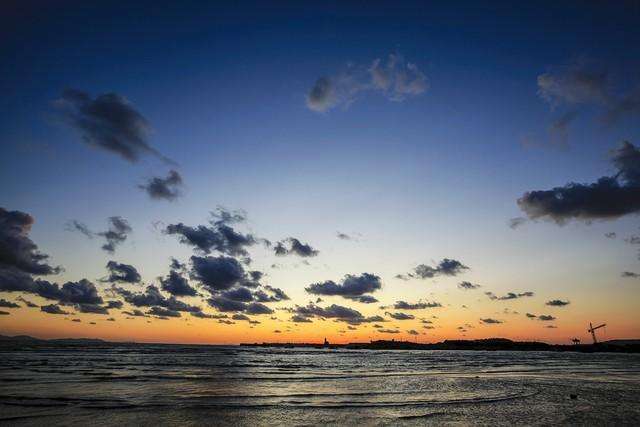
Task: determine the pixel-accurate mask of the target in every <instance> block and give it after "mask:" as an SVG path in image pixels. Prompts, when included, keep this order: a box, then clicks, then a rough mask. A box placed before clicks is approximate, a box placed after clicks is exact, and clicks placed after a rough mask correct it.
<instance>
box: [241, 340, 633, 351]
mask: <svg viewBox="0 0 640 427" xmlns="http://www.w3.org/2000/svg"><path fill="white" fill-rule="evenodd" d="M241 345H242V346H248V347H279V348H294V347H307V348H309V347H311V348H331V349H340V348H344V349H357V350H495V351H498V350H501V351H579V352H588V353H592V352H616V353H640V340H612V341H605V342H601V343H598V344H578V345H573V344H572V345H563V344H547V343H544V342H538V341H512V340H510V339H506V338H487V339H478V340H445V341H442V342H439V343H418V342H412V341H396V340H390V341H389V340H377V341H371V342H368V343H349V344H328V345H327V344H324V345H323V344H316V343H253V344H249V343H244V344H241Z"/></svg>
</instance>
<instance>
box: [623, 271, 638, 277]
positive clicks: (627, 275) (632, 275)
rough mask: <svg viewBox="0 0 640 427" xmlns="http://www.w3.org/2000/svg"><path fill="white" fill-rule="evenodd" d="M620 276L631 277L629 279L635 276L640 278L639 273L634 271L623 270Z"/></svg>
mask: <svg viewBox="0 0 640 427" xmlns="http://www.w3.org/2000/svg"><path fill="white" fill-rule="evenodd" d="M622 277H624V278H631V279H637V278H640V273H634V272H633V271H623V272H622Z"/></svg>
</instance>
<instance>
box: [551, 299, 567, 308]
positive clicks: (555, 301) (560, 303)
mask: <svg viewBox="0 0 640 427" xmlns="http://www.w3.org/2000/svg"><path fill="white" fill-rule="evenodd" d="M569 304H570V302H569V301H562V300H559V299H552V300H550V301H547V302H546V303H545V305H549V306H552V307H564V306H565V305H569Z"/></svg>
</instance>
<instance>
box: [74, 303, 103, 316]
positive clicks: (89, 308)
mask: <svg viewBox="0 0 640 427" xmlns="http://www.w3.org/2000/svg"><path fill="white" fill-rule="evenodd" d="M76 307H77V309H78V311H80V313H92V314H109V310H108V309H107V308H106V307H103V306H101V305H98V304H78V305H76Z"/></svg>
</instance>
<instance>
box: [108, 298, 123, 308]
mask: <svg viewBox="0 0 640 427" xmlns="http://www.w3.org/2000/svg"><path fill="white" fill-rule="evenodd" d="M122 306H123V303H122V301H118V300H112V301H107V308H115V309H118V310H120V309H121V308H122Z"/></svg>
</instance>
